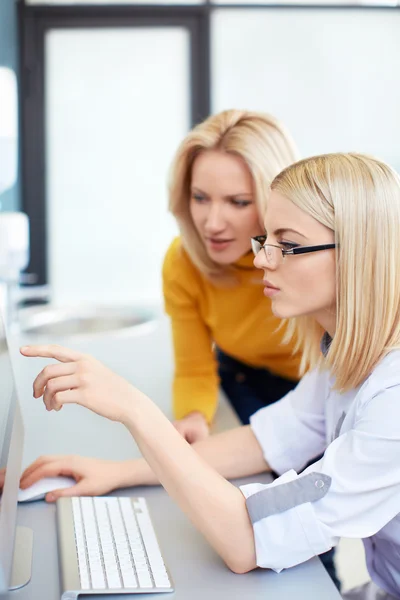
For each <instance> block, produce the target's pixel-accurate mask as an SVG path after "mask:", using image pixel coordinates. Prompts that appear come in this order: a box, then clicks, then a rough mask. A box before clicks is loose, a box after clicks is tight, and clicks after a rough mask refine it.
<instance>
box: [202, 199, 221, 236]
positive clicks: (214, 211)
mask: <svg viewBox="0 0 400 600" xmlns="http://www.w3.org/2000/svg"><path fill="white" fill-rule="evenodd" d="M205 226H206V232H207V233H211V234H214V233H218V232H220V231H223V229H225V219H224V211H223V207H221V206H219V205H218V204H217V203H215V204H211V206H210V208H209V211H208V214H207V219H206V224H205Z"/></svg>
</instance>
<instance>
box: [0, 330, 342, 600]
mask: <svg viewBox="0 0 400 600" xmlns="http://www.w3.org/2000/svg"><path fill="white" fill-rule="evenodd" d="M22 341H23V342H26V341H29V340H27V339H24V340H14V342H13V348H14V353H13V356H14V357H15V364H14V368H15V371H16V376H17V387H18V389H19V394H20V401H21V406H22V411H23V414H24V419H25V427H26V444H25V453H24V464H25V465H26V464H28V463H29V462H31V461H32V460H33V459H34V458H36V457H37V456H38V455H39V454H44V453H48V452H51V453H53V454H54V453H60V452H68V453H75V454H86V455H91V456H98V457H101V458H103V457H108V458H110V457H111V458H116V459H126V458H132V457H134V456H138V455H139V451H138V449H137V447H136V445H135V443H134V442H133V441H132V439H131V437H130V435H129V434H128V433H127V431H126V430H125V429H124V428H123V427H122V426H120V425H119V424H116V423H111V422H108V421H106V420H105V419H100V418H99V417H98V416H97V415H94V414H92V413H90V412H89V411H87V410H84V409H82V408H81V407H77V406H69V407H64V408H63V410H62V411H61V412H60V413H47V412H46V411H45V410H44V408H43V406H42V404H41V402H40V401H35V400H33V399H32V392H31V390H32V381H33V379H34V376H36V375H37V373H38V370H39V369H40V368H42V365H44V364H46V361H42V360H39V359H37V360H36V359H35V360H33V359H32V360H28V359H23V358H20V357H18V356H17V354H16V346H17V345H18V344H19V343H20V342H22ZM68 345H69V346H73V347H74V348H76V349H79V350H82V351H84V352H91V353H93V354H95V355H96V357H97V358H99V359H100V360H103V361H104V362H105V363H106V364H108V365H109V366H110V367H112V368H114V369H115V370H116V371H117V372H118V373H120V374H121V375H123V376H125V377H127V379H129V380H130V381H132V383H135V385H137V386H138V387H139V388H141V389H143V391H146V393H148V394H149V395H151V397H152V398H153V399H154V400H155V401H156V402H157V403H158V404H159V406H161V408H162V409H165V412H166V413H167V414H169V407H170V383H171V381H170V379H171V373H172V357H171V354H170V350H169V348H170V343H169V339H168V328H167V324H166V323H164V322H161V323H160V324H159V326H158V327H157V328H156V330H155V331H154V332H153V333H152V334H151V335H148V336H147V337H145V338H143V339H136V338H131V337H129V336H125V337H112V338H110V337H106V336H104V338H97V339H96V341H93V339H92V340H86V341H84V340H83V341H80V342H79V343H74V344H72V343H71V342H70V341H69V342H68ZM154 373H156V374H157V377H155V376H154ZM235 425H237V420H236V417H235V415H234V414H233V413H232V411H231V409H230V407H229V405H228V404H227V403H226V402H225V401H224V400H223V399H221V403H220V407H219V411H218V415H217V418H216V427H215V429H216V430H222V429H226V428H229V427H233V426H235ZM252 480H253V481H255V480H257V481H260V480H262V481H265V482H267V481H269V476H268V475H264V476H262V477H261V476H257V477H256V478H251V479H250V478H249V479H246V482H250V481H252ZM236 483H238V484H241V483H244V481H240V482H236ZM115 495H143V496H144V497H145V498H146V499H147V501H148V504H149V508H150V512H151V515H152V519H153V522H154V526H155V529H156V532H157V536H158V538H159V542H160V546H161V549H162V552H163V555H164V558H165V561H166V563H167V565H168V567H169V569H170V572H171V575H172V578H173V580H174V584H175V588H176V591H175V593H174V594H168V595H163V596H162V597H163V598H165V599H166V600H167V598H173V599H174V600H175V599H176V600H200V599H201V600H204V599H207V600H216V599H217V598H218V599H220V598H222V599H224V600H225V599H228V598H229V599H230V598H232V599H233V598H243V599H245V600H250V599H257V600H258V599H260V600H261V599H266V598H268V599H270V600H294V599H295V600H340V594H339V593H338V591H337V590H336V588H335V587H334V585H333V583H332V582H331V580H330V578H329V576H328V575H327V573H326V571H325V569H324V568H323V567H322V565H321V563H320V561H319V559H318V558H314V559H312V560H310V561H308V562H307V563H305V564H303V565H299V566H297V567H294V568H292V569H288V570H286V571H283V572H282V573H280V574H279V575H277V574H276V573H274V572H272V571H267V570H261V569H259V570H256V571H253V572H251V573H248V574H246V575H236V574H234V573H232V572H230V571H229V570H228V569H227V568H226V567H225V565H224V564H223V562H222V561H221V559H220V558H219V557H218V556H217V555H216V554H215V552H214V551H213V550H212V549H211V548H210V547H209V546H208V544H207V543H206V542H205V541H204V539H203V538H202V536H201V535H200V534H199V533H198V532H197V531H196V530H195V528H194V527H193V526H192V525H191V523H190V522H189V521H188V520H187V519H186V517H185V516H184V515H183V513H181V511H180V510H179V509H178V508H177V507H176V506H175V505H174V503H173V502H172V501H171V500H170V498H169V497H168V496H167V494H166V493H165V491H164V490H163V489H162V488H161V487H158V486H154V487H143V488H135V489H128V490H119V491H118V492H116V494H115ZM18 522H19V524H20V525H27V526H29V527H32V528H33V530H34V557H33V569H32V580H31V582H30V583H29V584H28V585H27V586H26V587H25V588H22V589H21V590H17V591H15V592H12V593H10V594H9V596H10V600H57V599H58V598H60V587H59V586H60V583H59V573H58V562H57V538H56V525H55V506H54V505H48V504H45V503H44V502H37V503H31V504H26V505H20V506H19V510H18ZM127 597H130V596H122V595H119V596H118V595H117V596H113V599H114V600H123V599H125V598H127ZM132 597H135V596H132ZM142 597H144V596H142ZM150 597H153V598H156V597H157V599H158V600H160V598H161V596H160V595H158V594H157V595H156V594H152V595H146V598H150ZM90 598H93V599H94V598H96V599H98V600H100V598H104V596H90Z"/></svg>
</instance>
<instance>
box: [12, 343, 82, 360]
mask: <svg viewBox="0 0 400 600" xmlns="http://www.w3.org/2000/svg"><path fill="white" fill-rule="evenodd" d="M20 352H21V354H22V355H23V356H30V357H41V358H55V359H56V360H58V361H60V362H76V361H78V360H80V359H81V358H83V356H84V354H82V352H77V351H76V350H71V349H70V348H64V346H59V345H58V344H48V345H46V346H22V348H20Z"/></svg>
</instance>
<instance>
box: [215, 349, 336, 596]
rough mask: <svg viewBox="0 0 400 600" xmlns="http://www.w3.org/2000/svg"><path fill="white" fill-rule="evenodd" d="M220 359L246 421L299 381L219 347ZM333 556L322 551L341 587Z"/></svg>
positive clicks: (227, 387)
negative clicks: (229, 354) (252, 364)
mask: <svg viewBox="0 0 400 600" xmlns="http://www.w3.org/2000/svg"><path fill="white" fill-rule="evenodd" d="M217 361H218V375H219V377H220V383H221V387H222V389H223V391H224V393H225V394H226V396H227V398H228V400H229V402H230V403H231V405H232V407H233V408H234V409H235V412H236V414H237V416H238V417H239V419H240V420H241V422H242V423H243V424H244V425H247V424H248V423H249V419H250V416H251V415H252V414H254V413H255V412H257V411H258V410H259V409H260V408H263V407H264V406H268V405H269V404H272V403H273V402H276V401H277V400H280V399H281V398H282V397H283V396H285V394H287V393H288V392H290V391H291V390H293V389H294V388H295V387H296V385H297V381H292V380H290V379H285V378H284V377H279V376H278V375H273V374H272V373H270V372H269V371H268V370H267V369H259V368H254V367H249V366H248V365H245V364H243V363H241V362H240V361H238V360H236V359H234V358H232V357H231V356H228V355H227V354H225V353H224V352H222V351H221V350H219V349H218V350H217ZM316 460H318V459H316ZM333 557H334V549H332V550H329V551H328V552H325V553H324V554H321V555H320V559H321V562H322V563H323V565H324V567H325V568H326V570H327V571H328V573H329V575H330V576H331V578H332V580H333V582H334V584H335V585H336V587H337V588H338V589H340V582H339V580H338V578H337V575H336V569H335V564H334V562H333Z"/></svg>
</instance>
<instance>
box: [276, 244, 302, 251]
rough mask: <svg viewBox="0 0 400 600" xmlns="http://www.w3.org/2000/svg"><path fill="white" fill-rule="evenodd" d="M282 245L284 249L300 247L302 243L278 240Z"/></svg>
mask: <svg viewBox="0 0 400 600" xmlns="http://www.w3.org/2000/svg"><path fill="white" fill-rule="evenodd" d="M278 243H279V245H280V246H282V248H283V249H284V250H293V248H298V247H299V246H300V244H294V243H293V242H278Z"/></svg>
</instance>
